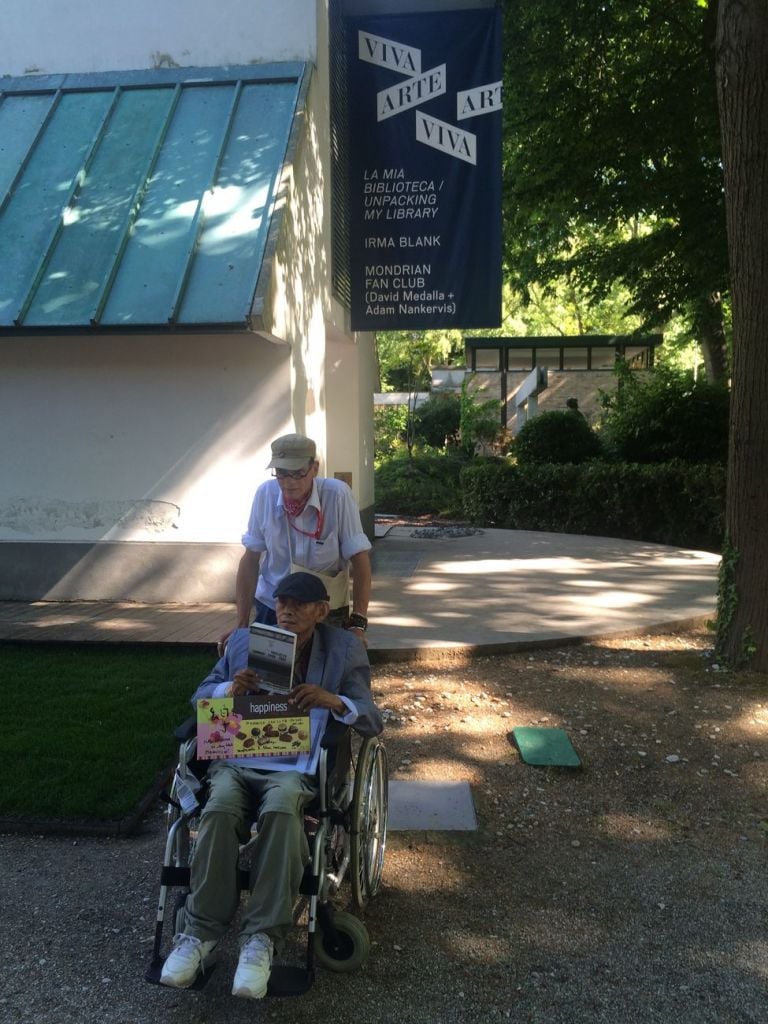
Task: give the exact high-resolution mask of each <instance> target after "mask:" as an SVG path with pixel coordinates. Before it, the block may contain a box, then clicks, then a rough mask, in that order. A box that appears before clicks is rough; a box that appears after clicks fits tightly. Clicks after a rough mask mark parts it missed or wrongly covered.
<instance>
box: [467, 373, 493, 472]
mask: <svg viewBox="0 0 768 1024" xmlns="http://www.w3.org/2000/svg"><path fill="white" fill-rule="evenodd" d="M468 381H469V378H467V377H465V378H464V380H463V382H462V385H461V399H460V403H461V422H460V427H459V435H460V437H461V447H462V448H463V449H464V451H465V453H466V454H467V455H472V454H473V453H474V451H475V447H476V446H477V444H478V443H480V444H485V445H490V444H493V442H494V441H496V440H497V438H498V437H499V435H500V434H501V432H502V428H501V402H500V401H499V400H498V399H497V398H487V399H485V400H483V401H481V400H479V399H478V398H477V397H476V396H475V395H474V394H473V393H472V392H471V391H470V390H469V386H468Z"/></svg>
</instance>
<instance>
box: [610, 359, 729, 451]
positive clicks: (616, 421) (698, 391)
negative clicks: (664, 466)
mask: <svg viewBox="0 0 768 1024" xmlns="http://www.w3.org/2000/svg"><path fill="white" fill-rule="evenodd" d="M617 372H618V374H619V385H618V388H617V389H616V390H615V391H614V392H612V393H611V394H604V396H603V406H604V411H603V415H602V417H601V421H600V436H601V438H602V439H603V443H604V444H605V446H606V448H607V449H608V450H609V451H610V453H611V454H612V455H613V457H614V458H617V459H621V460H623V461H624V462H668V461H670V460H673V459H682V460H683V461H685V462H720V463H722V464H723V465H725V463H726V460H727V457H728V403H729V396H728V390H727V388H726V387H724V386H723V385H718V384H710V383H709V382H708V381H706V380H701V379H699V380H696V379H694V377H693V374H692V373H690V372H686V371H681V370H675V369H672V368H671V367H663V366H660V367H657V368H656V370H655V371H654V372H653V373H652V374H639V373H633V372H632V371H631V370H628V369H627V368H626V366H624V365H622V364H620V365H619V367H618V370H617Z"/></svg>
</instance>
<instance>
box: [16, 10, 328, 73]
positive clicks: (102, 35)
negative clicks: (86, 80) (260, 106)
mask: <svg viewBox="0 0 768 1024" xmlns="http://www.w3.org/2000/svg"><path fill="white" fill-rule="evenodd" d="M316 53H317V43H316V19H315V0H279V2H277V0H216V3H215V4H211V3H208V2H206V0H131V2H130V3H120V2H118V0H100V2H94V0H3V3H2V31H0V74H4V75H26V74H59V73H64V72H88V71H130V70H135V69H139V68H157V67H208V66H213V65H217V64H249V63H251V62H255V63H265V62H269V61H284V60H315V57H316Z"/></svg>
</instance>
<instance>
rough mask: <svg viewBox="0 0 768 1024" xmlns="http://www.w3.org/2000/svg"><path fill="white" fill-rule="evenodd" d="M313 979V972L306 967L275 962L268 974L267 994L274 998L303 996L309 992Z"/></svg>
mask: <svg viewBox="0 0 768 1024" xmlns="http://www.w3.org/2000/svg"><path fill="white" fill-rule="evenodd" d="M314 980H315V972H314V971H311V970H308V969H307V968H306V967H291V966H289V965H287V964H275V965H274V966H273V967H272V973H271V974H270V976H269V984H268V985H267V995H268V996H274V997H276V998H286V997H289V996H303V995H304V993H305V992H309V990H310V989H311V988H312V984H313V983H314Z"/></svg>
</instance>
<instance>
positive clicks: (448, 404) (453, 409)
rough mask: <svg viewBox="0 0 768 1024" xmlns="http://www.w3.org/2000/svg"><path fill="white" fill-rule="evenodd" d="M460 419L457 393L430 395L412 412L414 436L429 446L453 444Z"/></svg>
mask: <svg viewBox="0 0 768 1024" xmlns="http://www.w3.org/2000/svg"><path fill="white" fill-rule="evenodd" d="M460 419H461V399H460V398H459V396H458V395H452V394H444V395H432V396H431V397H430V398H428V399H427V401H426V402H423V403H422V404H421V405H419V406H417V408H416V411H415V412H414V414H413V420H414V435H415V438H416V440H417V441H421V442H423V443H424V444H427V445H429V446H430V447H431V448H445V446H446V444H455V443H456V439H457V437H458V433H459V421H460Z"/></svg>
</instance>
